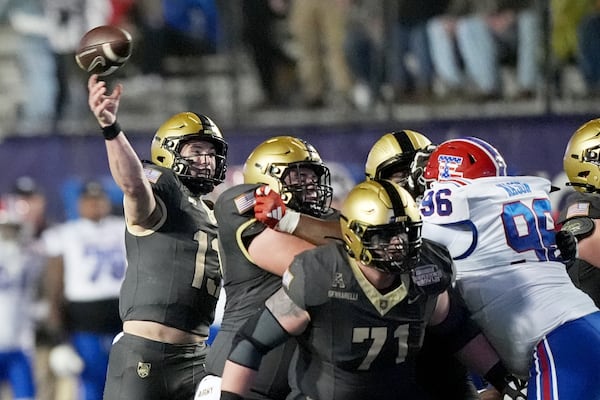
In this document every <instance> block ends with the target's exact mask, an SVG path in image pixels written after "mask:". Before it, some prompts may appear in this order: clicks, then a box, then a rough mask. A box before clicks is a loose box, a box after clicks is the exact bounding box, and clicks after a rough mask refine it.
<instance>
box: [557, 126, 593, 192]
mask: <svg viewBox="0 0 600 400" xmlns="http://www.w3.org/2000/svg"><path fill="white" fill-rule="evenodd" d="M563 168H564V170H565V173H566V174H567V177H568V178H569V183H567V185H570V186H573V188H574V189H575V190H577V191H579V192H586V193H594V192H600V118H599V119H593V120H591V121H588V122H586V123H585V124H583V125H582V126H581V127H580V128H579V129H577V131H575V133H574V134H573V136H571V139H570V140H569V143H568V144H567V148H566V150H565V156H564V158H563Z"/></svg>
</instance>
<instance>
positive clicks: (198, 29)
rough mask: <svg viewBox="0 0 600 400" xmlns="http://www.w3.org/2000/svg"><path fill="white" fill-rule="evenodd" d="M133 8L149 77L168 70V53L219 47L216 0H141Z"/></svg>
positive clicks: (209, 50) (210, 50)
mask: <svg viewBox="0 0 600 400" xmlns="http://www.w3.org/2000/svg"><path fill="white" fill-rule="evenodd" d="M132 12H133V13H134V14H135V16H134V20H135V21H136V23H137V25H138V28H139V34H140V38H141V42H140V49H139V60H138V63H139V68H140V72H141V73H142V75H144V76H146V78H152V79H155V80H156V79H159V77H160V76H162V75H165V74H166V71H165V63H164V61H165V58H166V57H167V56H198V55H203V54H212V53H215V52H216V51H217V47H218V44H219V43H218V42H219V20H218V15H217V8H216V4H215V1H214V0H139V1H137V2H136V3H135V6H134V8H133V10H132ZM200 68H201V66H200V65H198V69H200Z"/></svg>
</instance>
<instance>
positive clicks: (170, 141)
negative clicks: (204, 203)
mask: <svg viewBox="0 0 600 400" xmlns="http://www.w3.org/2000/svg"><path fill="white" fill-rule="evenodd" d="M190 140H204V141H207V142H210V143H212V144H213V145H214V146H215V151H216V154H215V164H216V167H215V170H214V171H213V175H212V177H206V176H192V175H191V174H190V170H191V169H192V168H193V166H192V165H190V162H189V161H188V160H187V159H186V158H184V157H182V156H181V154H180V152H181V148H182V147H183V145H184V144H185V143H187V142H189V141H190ZM150 153H151V159H152V162H153V163H154V164H156V165H159V166H162V167H165V168H170V169H172V170H173V171H174V172H175V173H176V174H177V175H178V176H179V178H180V180H181V182H182V183H183V184H184V185H185V186H186V187H187V188H188V189H190V191H191V192H192V193H194V194H206V193H210V192H211V191H212V190H213V188H214V187H215V185H218V184H220V183H222V182H223V180H224V179H225V171H226V170H227V143H226V142H225V140H223V135H222V134H221V131H220V130H219V128H218V127H217V125H216V124H215V123H214V122H213V121H212V120H211V119H210V118H208V117H207V116H205V115H202V114H194V113H191V112H182V113H179V114H175V115H173V116H172V117H171V118H169V119H168V120H167V121H165V122H164V123H163V124H162V125H161V126H160V128H158V130H157V131H156V134H155V135H154V139H152V146H151V148H150Z"/></svg>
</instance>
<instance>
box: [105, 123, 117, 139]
mask: <svg viewBox="0 0 600 400" xmlns="http://www.w3.org/2000/svg"><path fill="white" fill-rule="evenodd" d="M119 133H121V125H119V123H118V122H117V121H115V122H114V123H113V124H112V125H109V126H105V127H104V128H102V136H104V139H105V140H113V139H114V138H116V137H117V136H119Z"/></svg>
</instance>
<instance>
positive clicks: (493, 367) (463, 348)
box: [428, 289, 511, 392]
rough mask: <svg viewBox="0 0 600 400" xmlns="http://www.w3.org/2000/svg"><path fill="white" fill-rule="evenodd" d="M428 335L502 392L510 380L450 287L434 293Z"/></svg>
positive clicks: (487, 342)
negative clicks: (435, 297) (434, 305)
mask: <svg viewBox="0 0 600 400" xmlns="http://www.w3.org/2000/svg"><path fill="white" fill-rule="evenodd" d="M429 325H430V326H429V328H428V334H429V335H431V336H433V337H434V339H433V340H438V341H440V342H441V343H443V344H444V346H445V347H446V348H447V349H448V351H449V352H451V353H455V354H456V356H457V358H458V359H459V360H460V361H461V362H462V363H463V364H464V365H465V366H466V367H467V368H469V370H471V371H473V372H474V373H476V374H478V375H480V376H483V377H484V378H485V379H486V380H487V381H488V382H490V383H491V384H492V385H493V386H494V387H495V388H497V389H498V390H499V391H500V392H502V391H503V390H504V389H505V387H506V386H507V384H508V383H509V381H510V380H511V377H510V374H509V372H508V371H507V370H506V368H505V367H504V365H503V363H502V362H501V361H500V358H499V356H498V354H497V353H496V350H495V349H494V348H493V347H492V345H491V344H490V343H489V341H488V340H487V338H486V337H485V336H484V335H483V333H481V330H480V329H479V327H478V326H477V325H476V324H475V322H474V321H473V320H472V319H471V315H470V313H469V311H468V309H467V307H466V305H465V304H464V301H463V300H462V298H461V297H460V295H459V294H458V293H457V292H456V291H455V290H454V289H450V290H448V291H446V292H444V293H442V294H441V295H439V296H438V300H437V304H436V308H435V310H434V313H433V315H432V318H431V320H430V324H429Z"/></svg>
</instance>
